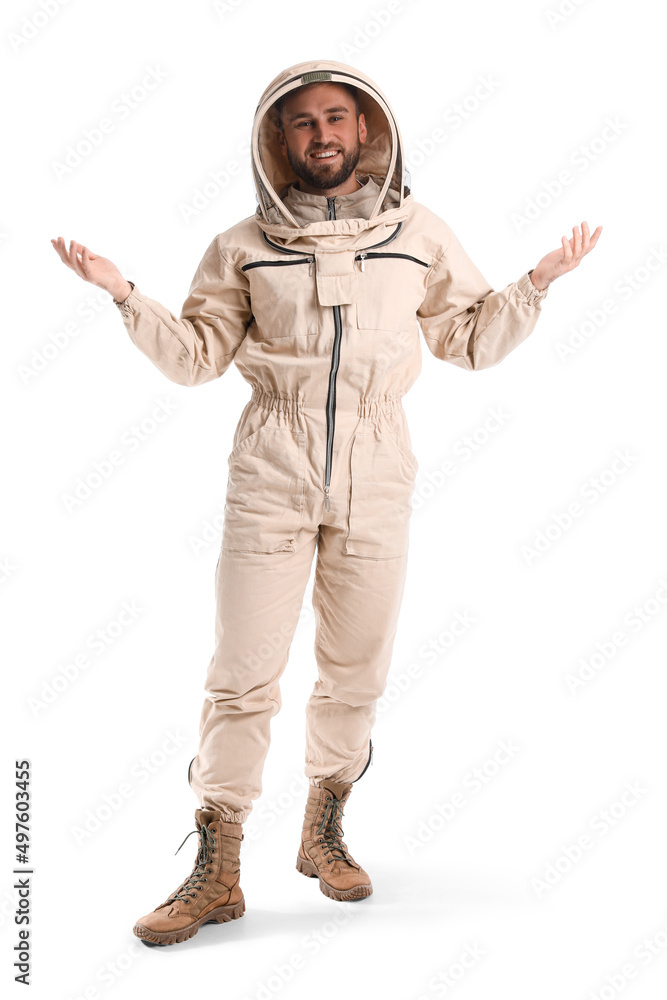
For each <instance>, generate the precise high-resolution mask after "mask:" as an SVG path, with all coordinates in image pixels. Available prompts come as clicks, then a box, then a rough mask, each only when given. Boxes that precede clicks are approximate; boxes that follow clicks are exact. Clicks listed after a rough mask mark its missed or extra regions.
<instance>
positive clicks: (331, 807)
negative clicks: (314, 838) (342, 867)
mask: <svg viewBox="0 0 667 1000" xmlns="http://www.w3.org/2000/svg"><path fill="white" fill-rule="evenodd" d="M342 818H343V803H342V802H341V801H340V799H337V798H335V797H334V798H332V799H328V800H327V804H326V806H325V807H324V813H323V816H322V821H321V823H320V825H319V827H318V828H317V832H318V834H322V835H323V836H322V837H321V838H320V839H321V841H322V843H323V845H324V846H323V849H322V853H323V854H331V855H332V857H331V858H330V860H331V861H351V857H350V855H349V854H348V852H347V851H346V850H345V847H344V846H343V844H342V839H343V836H344V834H343V828H342V826H341V821H342Z"/></svg>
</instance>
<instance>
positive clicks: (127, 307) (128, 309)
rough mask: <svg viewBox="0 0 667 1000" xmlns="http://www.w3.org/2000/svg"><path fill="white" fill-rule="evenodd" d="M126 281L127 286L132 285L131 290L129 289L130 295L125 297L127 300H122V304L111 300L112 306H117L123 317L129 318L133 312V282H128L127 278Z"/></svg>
mask: <svg viewBox="0 0 667 1000" xmlns="http://www.w3.org/2000/svg"><path fill="white" fill-rule="evenodd" d="M127 281H128V284H129V285H132V288H131V289H130V294H129V295H128V296H127V298H125V299H123V301H122V302H119V301H118V300H117V299H114V300H113V304H114V305H115V306H118V308H119V309H120V311H121V313H122V314H123V316H129V315H130V313H132V312H134V310H133V308H132V301H131V300H132V296H133V295H134V282H133V281H130V279H129V278H128V279H127Z"/></svg>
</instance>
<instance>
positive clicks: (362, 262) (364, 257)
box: [359, 253, 367, 271]
mask: <svg viewBox="0 0 667 1000" xmlns="http://www.w3.org/2000/svg"><path fill="white" fill-rule="evenodd" d="M366 257H367V254H365V253H360V254H359V260H360V261H361V270H362V271H363V270H364V261H365V259H366Z"/></svg>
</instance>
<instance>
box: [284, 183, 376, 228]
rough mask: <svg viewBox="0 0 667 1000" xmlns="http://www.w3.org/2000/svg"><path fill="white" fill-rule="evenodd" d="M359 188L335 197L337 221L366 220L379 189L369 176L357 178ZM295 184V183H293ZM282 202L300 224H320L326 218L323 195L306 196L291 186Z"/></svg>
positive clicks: (325, 201) (326, 206) (326, 211)
mask: <svg viewBox="0 0 667 1000" xmlns="http://www.w3.org/2000/svg"><path fill="white" fill-rule="evenodd" d="M359 180H360V181H361V185H362V186H361V187H359V188H358V189H357V190H356V191H352V192H351V193H350V194H337V195H335V206H336V218H337V219H368V217H369V216H370V214H371V211H372V209H373V206H374V205H375V202H376V201H377V199H378V195H379V194H380V187H379V186H378V184H377V183H376V182H375V181H374V180H373V178H372V177H371V176H370V174H369V175H368V176H367V177H365V178H364V177H363V176H362V178H359ZM295 183H296V182H295ZM282 200H283V201H284V202H285V205H286V206H287V208H288V209H289V210H290V212H291V213H292V214H293V215H294V216H295V218H298V219H299V221H300V222H303V223H304V224H307V223H309V222H321V221H322V220H323V219H326V218H327V214H328V204H327V201H328V199H327V195H325V194H308V193H306V192H305V191H301V189H300V188H297V187H295V186H294V184H291V185H290V186H289V188H288V189H287V192H286V193H285V194H283V196H282Z"/></svg>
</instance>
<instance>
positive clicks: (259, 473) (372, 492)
mask: <svg viewBox="0 0 667 1000" xmlns="http://www.w3.org/2000/svg"><path fill="white" fill-rule="evenodd" d="M251 148H252V167H253V175H254V182H255V187H256V192H257V200H258V206H257V209H256V212H255V214H254V215H253V216H250V217H249V218H246V219H244V220H243V221H241V222H239V223H238V224H237V225H235V226H233V227H232V228H231V229H229V230H227V231H226V232H224V233H222V234H220V235H218V236H216V237H215V239H214V240H213V241H212V242H211V244H210V245H209V247H208V249H207V250H206V252H205V254H204V257H203V259H202V261H201V263H200V264H199V267H198V268H197V271H196V273H195V276H194V279H193V281H192V284H191V287H190V292H189V295H188V298H187V299H186V301H185V303H184V306H183V309H182V311H181V316H180V318H176V316H174V315H173V314H172V313H171V312H169V310H167V309H166V308H165V307H164V306H162V305H161V304H160V303H159V302H157V301H156V300H154V299H150V298H148V297H147V296H145V295H144V294H143V293H142V292H140V291H139V289H138V288H137V287H136V286H135V285H134V284H133V283H132V282H127V281H126V280H125V279H124V278H123V277H122V275H120V273H119V272H118V271H117V269H116V268H115V267H114V265H113V264H112V263H111V262H110V261H108V260H106V259H104V258H100V257H97V256H95V255H94V254H91V253H90V251H89V250H88V249H87V248H86V247H80V246H79V244H76V243H74V244H71V245H70V250H69V252H67V251H66V250H65V247H64V242H62V239H59V240H58V241H57V242H56V241H54V245H55V246H56V249H57V250H58V252H59V254H60V256H61V257H62V259H63V260H64V261H65V262H66V263H68V264H69V265H70V266H71V267H72V268H73V269H74V270H75V271H76V272H77V273H78V274H80V276H81V277H83V278H85V279H86V280H89V281H92V282H93V283H95V284H98V285H100V286H101V287H104V288H106V289H107V290H108V291H109V292H110V293H111V294H112V295H113V296H114V300H115V301H116V303H117V305H118V307H119V309H120V312H121V314H122V317H123V321H124V323H125V326H126V328H127V331H128V333H129V335H130V337H131V339H132V340H133V342H134V343H135V344H136V345H137V347H138V348H139V349H140V350H141V351H143V352H144V353H145V354H146V355H147V356H148V357H149V358H150V359H151V360H152V361H153V363H154V364H155V365H157V367H158V368H160V370H161V371H162V372H164V374H165V375H167V377H168V378H170V379H172V380H173V381H175V382H178V383H179V384H181V385H198V384H201V383H204V382H208V381H211V380H212V379H215V378H218V377H219V376H221V375H222V374H223V373H224V372H225V371H226V370H227V368H228V367H229V366H230V365H231V363H232V361H234V362H235V364H236V365H237V367H238V369H239V370H240V372H241V374H242V375H243V376H244V378H245V379H246V380H247V381H248V382H249V383H250V385H251V387H252V395H251V398H250V400H249V401H248V403H247V404H246V406H245V408H244V410H243V412H242V414H241V418H240V420H239V423H238V426H237V428H236V433H235V436H234V441H233V447H232V451H231V453H230V455H229V459H228V466H229V478H228V483H227V495H226V507H225V519H224V525H223V537H222V547H221V552H220V557H219V560H218V565H217V568H216V591H217V614H216V636H217V639H216V646H215V652H214V654H213V657H212V659H211V661H210V664H209V668H208V674H207V680H206V699H205V702H204V706H203V710H202V714H201V722H200V745H199V751H198V753H197V756H196V757H195V758H193V760H192V762H191V765H190V770H189V775H188V777H189V781H190V784H191V786H192V788H193V790H194V792H195V794H196V796H197V798H198V800H199V802H200V804H201V808H199V809H197V810H196V812H195V823H196V830H193V831H191V833H195V832H197V833H198V836H199V849H198V854H197V858H196V862H195V866H194V868H193V871H192V873H191V875H190V876H189V877H188V878H187V879H186V880H185V881H184V882H183V883H182V884H181V886H179V888H178V889H177V890H176V892H174V893H172V895H170V896H169V897H168V898H167V900H166V901H165V902H164V903H162V904H160V906H158V907H157V908H156V909H155V910H154V911H152V912H151V913H149V914H147V915H146V916H144V917H142V918H141V919H140V920H139V921H138V922H137V924H136V925H135V927H134V932H135V934H136V935H137V936H138V937H140V938H141V939H142V940H143V941H145V942H146V943H151V944H170V943H174V942H177V941H183V940H186V939H187V938H189V937H192V935H193V934H195V933H196V932H197V931H198V929H199V927H200V926H201V925H202V924H203V923H206V922H211V921H217V922H223V921H227V920H230V919H233V918H236V917H239V916H241V915H242V914H243V912H244V907H245V904H244V899H243V893H242V891H241V888H240V884H239V878H240V865H239V853H240V845H241V840H242V839H243V834H242V825H243V823H244V822H245V820H246V818H247V816H248V814H249V813H250V811H251V809H252V802H253V800H255V799H256V798H258V797H259V795H260V793H261V788H262V784H261V776H262V770H263V765H264V761H265V757H266V754H267V752H268V747H269V740H270V719H271V717H272V716H273V715H275V714H276V712H278V710H279V708H280V706H281V698H280V689H279V681H280V677H281V675H282V672H283V670H284V669H285V666H286V663H287V658H288V653H289V648H290V644H291V640H292V636H293V633H294V629H295V627H296V623H297V620H298V616H299V611H300V609H301V605H302V600H303V595H304V591H305V588H306V585H307V583H308V580H309V576H310V570H311V565H312V559H313V556H314V554H315V552H316V551H317V562H316V574H315V581H314V589H313V610H314V613H315V617H316V642H315V656H316V659H317V666H318V679H317V681H316V683H315V687H314V689H313V692H312V695H311V697H310V700H309V702H308V705H307V711H306V758H305V759H306V766H305V773H306V775H307V776H308V779H309V785H310V790H309V795H308V799H307V803H306V811H305V818H304V822H303V829H302V840H301V844H300V846H299V849H298V854H297V868H298V870H299V871H300V872H302V873H303V874H305V875H307V876H309V877H316V878H318V880H319V886H320V889H321V890H322V891H323V892H324V893H325V894H326V895H327V896H330V897H331V898H333V899H345V900H351V899H361V898H364V897H366V896H368V895H370V893H371V892H372V886H371V881H370V878H369V876H368V875H367V873H366V872H365V871H364V869H363V868H362V867H361V866H360V865H359V864H358V863H357V862H356V861H355V859H354V857H353V856H352V854H351V853H350V852H349V850H348V849H347V845H346V844H345V842H344V840H343V839H342V838H343V831H342V826H341V819H342V814H343V809H344V806H345V803H346V802H347V800H348V798H349V795H350V793H351V790H352V785H353V784H354V782H355V781H358V780H359V778H360V777H361V776H362V775H363V773H364V772H365V770H366V768H367V767H368V765H369V763H370V760H371V757H372V749H373V747H372V742H371V730H372V726H373V724H374V720H375V711H376V703H377V700H378V699H379V698H380V696H381V695H382V693H383V691H384V688H385V683H386V677H387V672H388V669H389V665H390V658H391V651H392V645H393V641H394V636H395V631H396V625H397V619H398V614H399V608H400V605H401V600H402V596H403V587H404V581H405V572H406V560H407V553H408V526H409V519H410V514H411V496H412V493H413V488H414V483H415V476H416V472H417V461H416V458H415V456H414V454H413V452H412V447H411V441H410V436H409V431H408V427H407V423H406V418H405V413H404V410H403V407H402V403H401V399H402V397H403V396H404V395H405V393H406V392H407V390H408V389H409V388H410V387H411V385H412V384H413V383H414V381H415V379H416V378H417V376H418V374H419V371H420V368H421V345H420V339H419V329H420V326H421V331H422V334H423V336H424V339H425V341H426V344H427V346H428V347H429V349H430V350H431V352H432V353H433V354H434V355H435V356H436V357H437V358H440V359H442V360H444V361H448V362H450V363H452V364H454V365H457V366H459V367H461V368H466V369H470V370H476V369H479V368H488V367H490V366H491V365H495V364H497V363H498V362H499V361H500V360H502V358H504V357H505V356H506V355H507V354H508V353H509V352H510V351H512V350H513V349H514V348H515V347H516V346H518V345H519V344H520V343H521V342H522V341H523V340H525V339H526V337H527V336H528V335H529V334H530V333H531V331H532V330H533V328H534V326H535V324H536V322H537V319H538V317H539V314H540V304H541V301H542V300H543V299H544V298H545V296H546V294H547V289H548V286H549V284H550V283H551V282H552V281H553V280H554V279H555V278H556V277H558V276H559V275H561V274H564V273H566V272H567V271H569V270H572V269H573V268H574V267H576V266H577V265H578V264H579V262H580V260H581V259H582V257H583V256H584V254H586V253H588V252H589V250H590V249H592V247H593V246H595V243H596V242H597V239H598V237H599V235H600V231H601V227H598V230H596V232H595V233H594V235H593V236H592V237H591V236H590V234H589V231H588V226H587V225H586V223H583V224H582V233H579V230H578V227H575V229H574V230H573V237H572V239H571V240H568V239H567V238H566V237H563V239H562V247H560V248H558V249H557V250H554V251H553V252H551V253H549V254H547V255H546V256H545V257H544V258H542V260H540V261H539V263H538V264H537V265H536V267H535V268H534V269H533V270H532V271H528V272H526V273H524V274H523V275H522V276H521V277H520V278H519V279H518V280H517V281H515V282H512V283H511V284H510V285H508V286H507V287H506V288H505V289H503V290H502V291H498V292H496V291H494V290H493V289H492V288H491V286H490V285H489V284H488V282H487V281H486V280H485V279H484V277H483V276H482V274H481V273H480V272H479V271H478V269H477V268H476V267H475V265H474V264H473V263H472V261H471V260H470V258H469V257H468V256H467V254H466V253H465V251H464V250H463V248H462V246H461V244H460V243H459V241H458V239H457V237H456V236H455V234H454V233H453V231H452V230H451V229H450V228H449V226H448V225H447V224H446V223H445V222H443V221H442V220H441V219H439V218H438V217H437V216H436V215H435V214H434V213H433V212H431V211H430V210H429V209H427V208H426V207H424V206H423V205H420V204H418V203H417V202H414V201H413V198H412V194H411V192H410V188H409V186H408V184H407V174H406V172H405V169H404V153H403V146H402V142H401V137H400V132H399V129H398V125H397V123H396V121H395V118H394V115H393V112H392V110H391V108H390V106H389V104H388V102H387V100H386V98H385V97H384V95H383V94H382V92H381V91H380V90H379V88H378V87H377V86H376V85H375V84H374V83H373V81H372V80H370V79H369V78H368V77H367V76H366V75H365V74H363V73H362V72H360V71H358V70H356V69H354V68H353V67H351V66H346V65H344V64H341V63H338V62H334V61H315V62H307V63H301V64H299V65H296V66H292V67H290V68H289V69H287V70H284V71H283V72H282V73H280V74H279V75H278V76H277V77H276V78H275V79H274V80H273V81H272V82H271V84H270V85H269V86H268V87H267V89H266V90H265V92H264V94H263V95H262V98H261V100H260V102H259V105H258V107H257V110H256V114H255V121H254V125H253V131H252V143H251ZM188 836H190V834H188ZM186 839H187V838H186ZM179 849H180V848H179Z"/></svg>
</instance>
